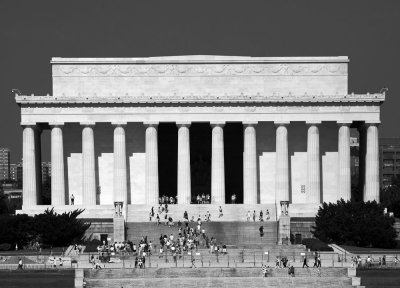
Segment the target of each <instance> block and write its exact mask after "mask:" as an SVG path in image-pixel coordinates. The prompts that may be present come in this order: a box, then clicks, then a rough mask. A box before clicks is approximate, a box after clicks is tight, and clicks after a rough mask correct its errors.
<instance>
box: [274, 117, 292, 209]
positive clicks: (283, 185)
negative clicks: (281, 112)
mask: <svg viewBox="0 0 400 288" xmlns="http://www.w3.org/2000/svg"><path fill="white" fill-rule="evenodd" d="M288 124H289V122H286V123H282V122H275V125H276V161H275V173H276V174H275V199H276V202H277V203H280V201H289V156H288V155H289V154H288V131H287V125H288Z"/></svg>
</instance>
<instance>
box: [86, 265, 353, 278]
mask: <svg viewBox="0 0 400 288" xmlns="http://www.w3.org/2000/svg"><path fill="white" fill-rule="evenodd" d="M295 274H296V277H347V268H321V269H313V268H304V269H302V268H301V269H300V268H297V269H295ZM84 275H85V277H86V278H95V279H113V278H115V279H122V278H177V277H183V278H204V277H259V276H260V275H261V267H257V268H197V269H191V268H179V269H177V268H146V269H102V270H86V271H85V274H84ZM287 275H288V270H287V269H285V268H278V269H275V268H270V269H269V272H268V276H270V277H284V276H287Z"/></svg>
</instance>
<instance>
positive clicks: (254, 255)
mask: <svg viewBox="0 0 400 288" xmlns="http://www.w3.org/2000/svg"><path fill="white" fill-rule="evenodd" d="M253 257H254V258H253V259H254V267H256V252H254V254H253Z"/></svg>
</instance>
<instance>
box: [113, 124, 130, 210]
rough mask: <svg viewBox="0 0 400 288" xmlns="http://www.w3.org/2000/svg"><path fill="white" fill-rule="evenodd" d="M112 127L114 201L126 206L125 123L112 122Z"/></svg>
mask: <svg viewBox="0 0 400 288" xmlns="http://www.w3.org/2000/svg"><path fill="white" fill-rule="evenodd" d="M113 125H115V128H114V186H113V188H114V202H123V203H124V205H123V208H126V205H127V203H126V199H127V197H128V188H127V187H128V184H127V172H126V139H125V125H126V123H123V124H121V123H118V124H113Z"/></svg>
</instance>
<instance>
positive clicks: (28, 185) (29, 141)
mask: <svg viewBox="0 0 400 288" xmlns="http://www.w3.org/2000/svg"><path fill="white" fill-rule="evenodd" d="M36 129H37V127H36V125H26V126H24V130H23V133H22V138H23V143H22V145H23V151H22V161H23V168H22V169H23V176H22V177H23V180H22V183H23V190H22V191H23V198H22V199H23V205H24V207H30V206H34V205H37V204H38V202H37V199H38V195H37V194H38V191H37V183H36V182H37V173H38V171H36V168H37V167H36V166H37V165H36V150H37V147H36V145H35V144H36V140H35V138H36V137H35V133H36V131H35V130H36Z"/></svg>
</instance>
